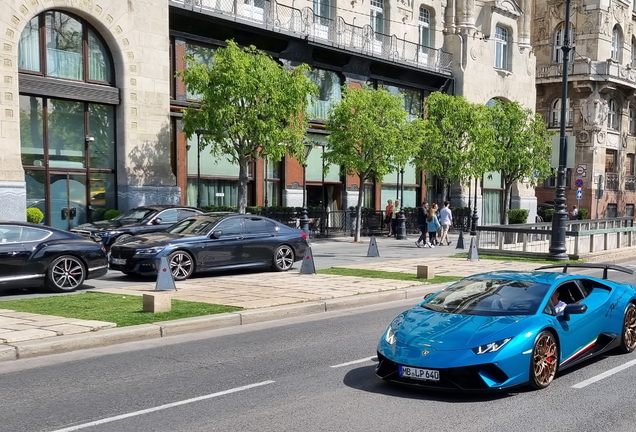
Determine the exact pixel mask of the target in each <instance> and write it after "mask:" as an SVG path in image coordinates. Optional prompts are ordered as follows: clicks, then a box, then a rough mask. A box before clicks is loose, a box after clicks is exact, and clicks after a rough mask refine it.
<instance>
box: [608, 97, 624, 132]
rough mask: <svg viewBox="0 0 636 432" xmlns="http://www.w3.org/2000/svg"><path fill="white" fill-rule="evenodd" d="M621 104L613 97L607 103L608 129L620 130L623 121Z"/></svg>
mask: <svg viewBox="0 0 636 432" xmlns="http://www.w3.org/2000/svg"><path fill="white" fill-rule="evenodd" d="M620 112H621V109H620V106H619V104H618V102H617V100H616V99H614V98H611V99H610V100H609V101H608V103H607V129H608V130H611V131H617V132H618V131H620V130H621V129H620V128H621V122H620V121H619V116H620Z"/></svg>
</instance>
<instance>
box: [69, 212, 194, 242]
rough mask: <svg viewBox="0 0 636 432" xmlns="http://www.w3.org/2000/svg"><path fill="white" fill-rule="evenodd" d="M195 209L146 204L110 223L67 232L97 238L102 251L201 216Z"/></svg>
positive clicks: (88, 224)
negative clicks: (104, 248)
mask: <svg viewBox="0 0 636 432" xmlns="http://www.w3.org/2000/svg"><path fill="white" fill-rule="evenodd" d="M202 213H203V210H201V209H198V208H196V207H186V206H177V205H147V206H141V207H135V208H133V209H131V210H128V211H127V212H125V213H122V214H120V215H119V216H117V217H115V218H113V219H111V220H103V221H98V222H94V223H87V224H83V225H79V226H77V227H75V228H73V229H72V230H71V232H74V233H76V234H79V235H83V236H85V237H90V236H95V235H96V236H99V237H100V238H101V239H102V243H103V244H104V246H105V247H106V249H110V247H111V246H112V245H113V244H115V243H117V242H121V241H123V240H124V239H126V238H128V237H131V236H133V235H137V234H147V233H152V232H158V231H163V230H165V229H166V228H168V227H169V226H172V225H174V224H175V223H177V222H179V221H180V220H182V219H185V218H187V217H188V216H193V215H197V214H202Z"/></svg>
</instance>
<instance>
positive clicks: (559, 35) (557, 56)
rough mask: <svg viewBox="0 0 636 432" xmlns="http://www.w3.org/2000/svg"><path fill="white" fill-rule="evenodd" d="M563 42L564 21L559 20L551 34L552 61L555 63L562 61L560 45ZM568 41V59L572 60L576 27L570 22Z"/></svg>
mask: <svg viewBox="0 0 636 432" xmlns="http://www.w3.org/2000/svg"><path fill="white" fill-rule="evenodd" d="M564 42H565V22H561V23H559V25H557V27H556V29H555V30H554V34H553V36H552V61H553V62H555V63H563V51H562V50H561V47H562V46H563V43H564ZM569 42H570V48H571V50H570V52H569V53H568V61H570V62H571V61H573V60H574V48H575V47H576V43H575V42H576V27H574V24H573V23H570V34H569Z"/></svg>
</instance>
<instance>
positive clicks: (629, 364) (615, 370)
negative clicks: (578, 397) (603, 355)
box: [572, 360, 636, 389]
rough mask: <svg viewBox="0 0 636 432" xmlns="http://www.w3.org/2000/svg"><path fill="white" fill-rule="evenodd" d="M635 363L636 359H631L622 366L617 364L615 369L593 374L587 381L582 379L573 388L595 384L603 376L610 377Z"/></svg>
mask: <svg viewBox="0 0 636 432" xmlns="http://www.w3.org/2000/svg"><path fill="white" fill-rule="evenodd" d="M634 365H636V360H630V361H628V362H627V363H625V364H622V365H620V366H616V367H615V368H613V369H610V370H608V371H605V372H603V373H601V374H598V375H596V376H593V377H592V378H588V379H586V380H585V381H581V382H580V383H578V384H574V385H573V386H572V388H578V389H580V388H583V387H587V386H589V385H590V384H594V383H595V382H597V381H600V380H602V379H603V378H607V377H609V376H612V375H614V374H615V373H618V372H620V371H622V370H624V369H627V368H629V367H632V366H634Z"/></svg>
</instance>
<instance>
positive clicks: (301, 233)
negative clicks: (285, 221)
mask: <svg viewBox="0 0 636 432" xmlns="http://www.w3.org/2000/svg"><path fill="white" fill-rule="evenodd" d="M300 235H301V236H302V237H303V238H304V239H305V240H307V233H306V232H305V231H301V232H300Z"/></svg>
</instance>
